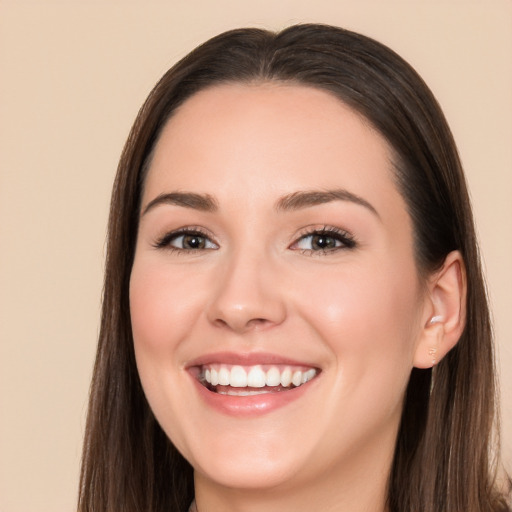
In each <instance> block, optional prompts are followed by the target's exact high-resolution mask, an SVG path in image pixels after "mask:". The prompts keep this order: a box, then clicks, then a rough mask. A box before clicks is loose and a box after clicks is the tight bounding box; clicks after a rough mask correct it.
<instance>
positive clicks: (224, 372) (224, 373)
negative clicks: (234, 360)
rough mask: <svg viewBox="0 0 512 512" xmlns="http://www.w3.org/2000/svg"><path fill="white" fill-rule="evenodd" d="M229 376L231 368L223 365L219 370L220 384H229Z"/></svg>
mask: <svg viewBox="0 0 512 512" xmlns="http://www.w3.org/2000/svg"><path fill="white" fill-rule="evenodd" d="M229 377H230V373H229V370H228V369H227V368H226V367H225V366H222V367H221V369H220V370H219V384H220V385H221V386H229Z"/></svg>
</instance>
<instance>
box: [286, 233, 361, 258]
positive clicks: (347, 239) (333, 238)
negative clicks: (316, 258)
mask: <svg viewBox="0 0 512 512" xmlns="http://www.w3.org/2000/svg"><path fill="white" fill-rule="evenodd" d="M355 246H356V242H355V240H354V239H353V238H352V236H351V235H350V234H349V233H347V232H345V231H340V230H338V229H336V230H335V231H334V230H332V229H329V230H327V229H326V230H320V231H313V232H312V233H308V234H307V235H303V236H302V237H300V238H299V240H297V242H295V243H294V244H293V246H292V247H291V248H292V249H299V250H301V251H304V252H310V253H312V252H317V253H322V252H325V253H328V252H331V251H332V252H335V251H338V250H341V249H352V248H354V247H355Z"/></svg>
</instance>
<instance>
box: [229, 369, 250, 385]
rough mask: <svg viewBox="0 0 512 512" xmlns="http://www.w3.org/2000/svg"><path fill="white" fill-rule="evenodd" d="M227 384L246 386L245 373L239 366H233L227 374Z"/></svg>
mask: <svg viewBox="0 0 512 512" xmlns="http://www.w3.org/2000/svg"><path fill="white" fill-rule="evenodd" d="M229 384H230V385H231V386H233V387H234V388H246V387H247V373H245V370H244V369H243V368H242V367H241V366H233V368H231V374H230V376H229Z"/></svg>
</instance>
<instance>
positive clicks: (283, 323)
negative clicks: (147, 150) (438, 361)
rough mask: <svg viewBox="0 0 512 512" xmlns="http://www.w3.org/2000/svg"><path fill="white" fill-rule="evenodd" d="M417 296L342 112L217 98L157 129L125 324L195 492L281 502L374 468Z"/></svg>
mask: <svg viewBox="0 0 512 512" xmlns="http://www.w3.org/2000/svg"><path fill="white" fill-rule="evenodd" d="M422 290H423V288H422V286H421V283H420V281H419V278H418V273H417V269H416V266H415V261H414V254H413V237H412V227H411V220H410V218H409V215H408V214H407V212H406V207H405V204H404V201H403V199H402V197H401V196H400V194H399V193H398V191H397V189H396V187H395V185H394V182H393V168H392V163H391V153H390V149H389V147H388V145H387V143H386V142H385V140H384V139H383V138H382V137H381V136H380V135H379V134H378V133H377V132H376V131H375V130H373V129H372V127H371V126H370V125H369V124H368V123H367V122H365V121H364V120H363V119H362V118H361V117H360V116H358V115H357V114H356V113H354V112H353V111H352V110H351V109H350V108H348V107H347V106H346V105H345V104H343V103H342V102H340V101H339V100H338V99H336V98H334V97H333V96H331V95H329V94H328V93H326V92H322V91H319V90H316V89H313V88H308V87H303V86H291V85H282V84H281V85H280V84H260V85H238V84H235V85H222V86H218V87H215V88H210V89H207V90H204V91H202V92H199V93H198V94H196V95H195V96H193V97H192V98H191V99H189V100H188V101H186V102H185V103H184V104H183V105H182V107H181V108H180V109H179V110H178V111H177V112H176V113H175V114H174V116H173V117H172V119H171V120H170V121H169V122H168V123H167V125H166V126H165V128H164V130H163V133H162V134H161V137H160V140H159V141H158V144H157V145H156V149H155V152H154V157H153V159H152V161H151V165H150V169H149V173H148V176H147V181H146V183H145V188H144V193H143V199H142V207H141V215H140V227H139V233H138V240H137V247H136V253H135V261H134V265H133V270H132V274H131V282H130V308H131V318H132V326H133V336H134V343H135V354H136V359H137V366H138V370H139V374H140V378H141V381H142V385H143V387H144V391H145V393H146V396H147V398H148V401H149V403H150V405H151V408H152V410H153V412H154V414H155V416H156V418H157V419H158V421H159V423H160V425H161V426H162V428H163V429H164V430H165V432H166V433H167V435H168V436H169V438H170V439H171V440H172V442H173V443H174V444H175V445H176V447H177V448H178V449H179V450H180V451H181V453H182V454H183V455H184V456H185V457H186V458H187V459H188V460H189V461H190V462H191V464H192V465H193V467H194V468H195V470H196V475H197V477H198V478H200V479H203V480H204V481H209V482H213V483H215V484H216V485H225V486H229V487H239V488H265V487H268V488H270V487H273V488H276V487H277V488H279V486H281V487H284V488H289V489H292V488H294V486H302V487H303V486H305V485H306V486H307V485H308V484H311V483H314V482H315V481H319V480H320V479H323V481H325V479H326V478H327V476H326V475H330V476H335V477H336V478H337V479H338V482H339V481H340V480H339V478H345V480H342V481H345V482H347V478H348V479H349V480H348V481H350V478H353V477H354V475H357V474H358V473H359V474H364V477H365V478H372V473H371V470H369V469H368V467H373V468H377V469H376V470H375V471H381V470H382V468H388V467H389V464H390V463H391V458H392V455H393V449H394V443H395V439H396V433H397V428H398V423H399V419H400V414H401V409H402V399H403V396H404V391H405V388H406V385H407V381H408V378H409V374H410V371H411V368H412V365H413V364H412V360H413V357H414V351H415V347H416V343H417V341H418V338H419V333H420V330H421V326H422V325H424V323H425V310H426V308H425V305H424V303H425V298H424V296H423V292H422ZM207 381H209V382H207Z"/></svg>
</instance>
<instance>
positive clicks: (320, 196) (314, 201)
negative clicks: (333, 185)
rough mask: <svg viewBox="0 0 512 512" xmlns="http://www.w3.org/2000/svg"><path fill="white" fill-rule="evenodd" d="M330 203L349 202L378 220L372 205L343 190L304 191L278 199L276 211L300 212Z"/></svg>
mask: <svg viewBox="0 0 512 512" xmlns="http://www.w3.org/2000/svg"><path fill="white" fill-rule="evenodd" d="M332 201H349V202H351V203H355V204H358V205H360V206H364V207H365V208H367V209H368V210H369V211H370V212H372V213H373V214H374V215H375V216H377V217H378V218H379V219H380V215H379V213H378V212H377V210H376V209H375V208H374V206H373V205H372V204H370V203H369V202H368V201H366V199H363V198H362V197H360V196H358V195H356V194H353V193H352V192H349V191H348V190H345V189H333V190H305V191H299V192H294V193H293V194H289V195H286V196H284V197H282V198H280V199H279V200H278V201H277V203H276V209H277V210H278V211H293V210H301V209H303V208H309V207H311V206H317V205H320V204H325V203H330V202H332Z"/></svg>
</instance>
